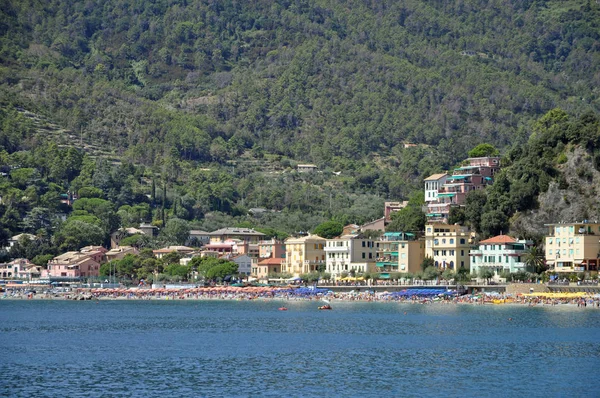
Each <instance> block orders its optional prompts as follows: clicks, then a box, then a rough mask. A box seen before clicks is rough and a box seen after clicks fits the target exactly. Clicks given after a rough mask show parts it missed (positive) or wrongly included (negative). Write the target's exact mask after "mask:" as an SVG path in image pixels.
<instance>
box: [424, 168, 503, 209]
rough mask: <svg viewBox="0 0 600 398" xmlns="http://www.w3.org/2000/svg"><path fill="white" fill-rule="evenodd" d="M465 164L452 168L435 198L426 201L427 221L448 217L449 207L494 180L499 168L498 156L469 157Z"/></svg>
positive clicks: (461, 201)
mask: <svg viewBox="0 0 600 398" xmlns="http://www.w3.org/2000/svg"><path fill="white" fill-rule="evenodd" d="M466 161H467V163H468V164H467V165H465V166H461V167H459V168H456V169H454V172H453V173H452V175H451V176H448V177H447V179H446V182H445V183H444V184H443V185H442V186H441V188H439V189H438V192H437V198H436V199H435V200H434V201H431V202H428V203H427V218H428V219H429V221H435V220H438V221H443V220H447V219H448V214H449V213H450V208H451V207H452V206H460V205H462V204H463V203H464V202H465V198H466V196H467V194H468V193H469V192H471V191H474V190H476V189H483V188H485V187H486V186H488V185H491V184H492V183H493V182H494V178H493V177H494V175H495V174H496V172H498V170H500V158H498V157H483V158H469V159H467V160H466Z"/></svg>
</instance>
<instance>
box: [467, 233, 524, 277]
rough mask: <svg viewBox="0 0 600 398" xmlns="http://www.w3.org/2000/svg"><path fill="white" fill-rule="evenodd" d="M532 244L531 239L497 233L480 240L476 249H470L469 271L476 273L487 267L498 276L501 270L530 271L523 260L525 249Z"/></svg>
mask: <svg viewBox="0 0 600 398" xmlns="http://www.w3.org/2000/svg"><path fill="white" fill-rule="evenodd" d="M532 246H533V241H530V240H517V239H515V238H513V237H511V236H507V235H498V236H494V237H493V238H490V239H486V240H482V241H481V242H479V246H478V248H477V249H476V250H471V252H470V253H469V256H470V258H471V273H472V274H477V273H478V272H479V270H480V269H482V268H487V269H489V270H491V271H492V272H493V273H494V276H496V277H497V276H498V275H499V274H500V273H501V272H502V271H508V272H511V273H513V272H518V271H530V272H533V271H534V270H533V269H527V267H526V266H525V262H524V257H525V254H526V253H527V251H528V250H529V249H530V248H531V247H532Z"/></svg>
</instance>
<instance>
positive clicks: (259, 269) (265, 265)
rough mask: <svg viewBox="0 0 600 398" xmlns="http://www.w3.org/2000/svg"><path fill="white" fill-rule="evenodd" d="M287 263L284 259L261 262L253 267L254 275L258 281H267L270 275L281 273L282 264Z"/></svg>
mask: <svg viewBox="0 0 600 398" xmlns="http://www.w3.org/2000/svg"><path fill="white" fill-rule="evenodd" d="M284 261H285V259H283V258H277V257H270V258H265V259H264V260H260V261H259V262H258V263H256V264H253V266H252V275H255V276H256V277H257V278H258V279H266V278H268V276H269V275H272V274H279V273H281V272H282V271H281V267H282V263H283V262H284Z"/></svg>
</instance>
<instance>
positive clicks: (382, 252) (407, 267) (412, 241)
mask: <svg viewBox="0 0 600 398" xmlns="http://www.w3.org/2000/svg"><path fill="white" fill-rule="evenodd" d="M424 257H425V242H424V241H423V240H422V239H417V238H416V236H415V235H414V234H411V233H404V232H386V233H385V234H383V236H382V237H381V240H380V241H378V242H377V262H376V265H377V269H378V271H379V272H380V277H381V278H384V279H385V278H388V277H389V273H390V272H403V273H408V272H410V273H417V272H419V271H421V263H422V262H423V259H424Z"/></svg>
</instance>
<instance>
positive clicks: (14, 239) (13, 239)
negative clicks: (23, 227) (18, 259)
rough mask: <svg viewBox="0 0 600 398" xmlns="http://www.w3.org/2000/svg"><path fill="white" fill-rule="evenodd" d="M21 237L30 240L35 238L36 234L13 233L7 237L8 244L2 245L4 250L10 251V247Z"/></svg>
mask: <svg viewBox="0 0 600 398" xmlns="http://www.w3.org/2000/svg"><path fill="white" fill-rule="evenodd" d="M21 239H29V240H30V241H31V240H35V239H36V236H35V235H32V234H18V235H15V236H13V237H11V238H9V239H8V245H7V246H5V247H4V250H6V251H7V252H10V249H12V247H13V246H14V245H15V244H16V243H17V242H19V241H20V240H21Z"/></svg>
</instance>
